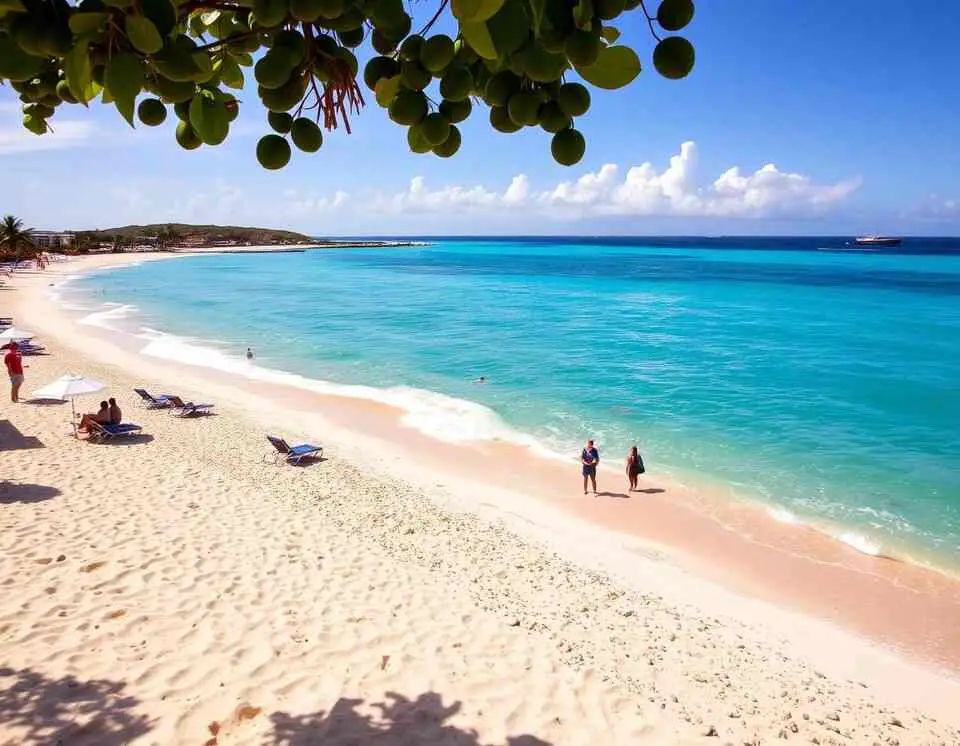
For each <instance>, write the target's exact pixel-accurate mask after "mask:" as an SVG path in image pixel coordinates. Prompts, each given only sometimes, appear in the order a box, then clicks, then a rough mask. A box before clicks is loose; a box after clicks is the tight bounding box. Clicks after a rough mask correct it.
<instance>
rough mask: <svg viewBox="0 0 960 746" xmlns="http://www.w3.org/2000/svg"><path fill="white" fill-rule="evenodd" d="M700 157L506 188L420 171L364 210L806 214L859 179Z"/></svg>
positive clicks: (838, 198) (685, 148) (690, 154)
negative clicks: (701, 166)
mask: <svg viewBox="0 0 960 746" xmlns="http://www.w3.org/2000/svg"><path fill="white" fill-rule="evenodd" d="M697 160H698V151H697V145H696V143H694V142H685V143H683V144H682V145H681V146H680V152H679V153H677V154H676V155H674V156H673V157H671V158H670V163H669V165H668V166H667V168H665V169H664V170H663V171H658V170H657V169H656V167H655V166H654V165H653V164H652V163H649V162H648V163H644V164H642V165H640V166H632V167H630V168H628V169H627V171H626V174H625V175H623V176H621V168H620V167H619V166H618V165H616V164H613V163H607V164H605V165H603V166H601V167H600V169H599V170H598V171H596V172H588V173H586V174H583V175H582V176H580V177H579V178H577V179H576V180H574V181H564V182H561V183H559V184H557V185H555V186H553V187H551V188H548V189H544V190H540V191H536V190H535V189H534V188H533V187H532V185H531V182H530V178H529V177H528V176H527V175H526V174H518V175H517V176H514V177H513V180H512V181H511V182H510V184H509V186H508V187H507V188H506V189H505V190H504V191H503V192H502V193H500V192H498V191H492V190H490V189H488V188H486V187H484V186H479V185H477V186H458V185H453V186H446V187H442V188H439V189H435V190H434V189H431V188H430V187H429V186H428V185H427V183H426V180H425V179H424V178H423V177H422V176H417V177H414V178H413V179H411V181H410V186H409V188H408V189H407V190H406V191H404V192H400V193H398V194H393V195H383V194H375V195H373V197H372V198H371V199H370V200H369V201H368V202H366V203H365V204H366V206H365V209H366V210H367V211H372V212H378V213H391V214H399V213H410V212H438V213H439V212H447V211H455V212H460V213H462V212H464V211H470V212H480V211H484V210H490V209H492V208H508V209H514V210H524V211H527V212H539V213H544V214H549V215H551V216H553V217H562V218H569V219H578V218H584V217H591V216H603V215H624V216H645V215H649V216H681V217H704V216H708V217H725V218H770V217H806V216H810V215H815V214H819V213H822V212H825V211H827V210H829V209H830V208H831V207H834V206H835V205H837V204H838V203H840V202H842V201H843V200H844V199H845V198H846V197H847V195H849V194H850V193H851V192H852V191H854V190H855V189H856V188H857V187H858V186H859V184H860V181H859V179H850V180H847V181H842V182H837V183H834V184H818V183H816V182H814V181H813V180H812V179H810V178H809V177H807V176H804V175H802V174H797V173H790V172H786V171H781V170H779V169H778V168H777V167H776V166H775V165H774V164H772V163H768V164H766V165H765V166H763V167H762V168H760V169H758V170H757V171H755V172H753V173H749V174H744V173H742V172H741V170H740V168H739V167H737V166H734V167H732V168H729V169H727V170H726V171H725V172H724V173H722V174H721V175H720V176H719V177H717V178H716V179H715V180H714V181H713V182H712V183H707V184H701V182H700V181H699V180H698V174H697ZM339 206H340V207H342V206H343V205H339Z"/></svg>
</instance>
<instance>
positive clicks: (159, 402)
mask: <svg viewBox="0 0 960 746" xmlns="http://www.w3.org/2000/svg"><path fill="white" fill-rule="evenodd" d="M134 392H135V393H136V394H137V396H139V397H140V399H141V400H142V401H143V406H145V407H146V408H147V409H163V408H165V407H169V406H172V405H171V404H170V400H169V399H168V398H167V397H166V396H164V395H163V394H160V396H154V395H153V394H151V393H149V392H148V391H147V390H146V389H134Z"/></svg>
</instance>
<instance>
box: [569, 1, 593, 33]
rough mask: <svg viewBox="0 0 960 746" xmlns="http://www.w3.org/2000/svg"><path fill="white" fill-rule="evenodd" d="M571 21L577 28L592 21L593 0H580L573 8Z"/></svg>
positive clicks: (584, 26)
mask: <svg viewBox="0 0 960 746" xmlns="http://www.w3.org/2000/svg"><path fill="white" fill-rule="evenodd" d="M573 21H574V23H576V24H577V28H587V27H588V26H590V24H591V22H592V21H593V0H580V2H578V3H577V4H576V5H575V6H574V8H573Z"/></svg>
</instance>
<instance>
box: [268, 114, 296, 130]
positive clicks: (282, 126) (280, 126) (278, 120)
mask: <svg viewBox="0 0 960 746" xmlns="http://www.w3.org/2000/svg"><path fill="white" fill-rule="evenodd" d="M267 124H269V125H270V129H272V130H273V131H274V132H278V133H280V134H281V135H285V134H287V133H288V132H289V131H290V126H291V125H292V124H293V117H292V116H290V115H289V114H287V112H285V111H268V112H267Z"/></svg>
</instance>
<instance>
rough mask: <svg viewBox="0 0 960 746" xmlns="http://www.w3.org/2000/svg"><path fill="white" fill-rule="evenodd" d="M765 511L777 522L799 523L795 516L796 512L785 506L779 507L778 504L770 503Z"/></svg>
mask: <svg viewBox="0 0 960 746" xmlns="http://www.w3.org/2000/svg"><path fill="white" fill-rule="evenodd" d="M767 513H768V514H769V515H770V517H771V518H773V520H775V521H778V522H779V523H790V524H797V523H800V519H799V518H797V516H796V514H794V513H792V512H791V511H789V510H787V509H786V508H781V507H780V506H778V505H772V506H770V507H769V508H767Z"/></svg>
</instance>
